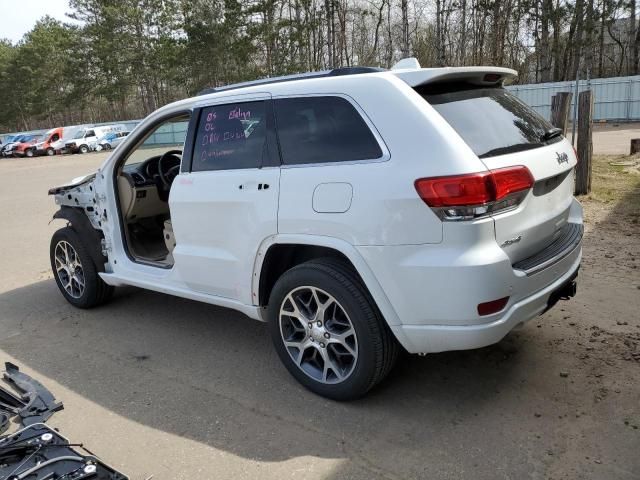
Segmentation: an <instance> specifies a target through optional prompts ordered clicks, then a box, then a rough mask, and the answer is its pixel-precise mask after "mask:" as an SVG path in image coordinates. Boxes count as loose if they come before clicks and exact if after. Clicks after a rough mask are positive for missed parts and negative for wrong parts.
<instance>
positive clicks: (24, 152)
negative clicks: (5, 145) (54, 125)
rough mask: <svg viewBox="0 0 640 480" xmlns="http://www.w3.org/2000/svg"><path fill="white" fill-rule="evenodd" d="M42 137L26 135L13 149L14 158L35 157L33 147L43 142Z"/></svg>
mask: <svg viewBox="0 0 640 480" xmlns="http://www.w3.org/2000/svg"><path fill="white" fill-rule="evenodd" d="M43 138H44V136H43V135H28V136H25V137H24V138H23V139H22V141H21V142H20V143H18V144H17V145H16V146H15V147H13V152H12V153H13V156H14V157H33V156H34V155H35V148H33V146H34V145H35V144H37V143H39V142H41V141H42V140H43Z"/></svg>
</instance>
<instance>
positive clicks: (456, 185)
mask: <svg viewBox="0 0 640 480" xmlns="http://www.w3.org/2000/svg"><path fill="white" fill-rule="evenodd" d="M533 183H534V179H533V176H532V175H531V172H530V171H529V169H528V168H527V167H525V166H522V165H518V166H514V167H507V168H499V169H496V170H489V171H486V172H478V173H471V174H465V175H452V176H448V177H434V178H420V179H418V180H416V181H415V188H416V191H417V192H418V195H419V196H420V198H421V199H422V200H423V201H424V202H425V203H426V204H427V205H429V206H430V207H431V208H432V209H433V210H434V211H435V212H436V213H437V214H438V216H439V217H440V218H442V219H443V220H468V219H472V218H477V217H480V216H483V215H488V214H490V213H493V212H496V211H499V210H504V209H506V208H513V207H515V206H517V205H518V204H519V203H520V202H521V201H522V200H523V199H524V197H525V196H526V194H527V192H528V190H529V189H530V188H531V187H532V186H533Z"/></svg>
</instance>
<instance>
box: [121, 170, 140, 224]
mask: <svg viewBox="0 0 640 480" xmlns="http://www.w3.org/2000/svg"><path fill="white" fill-rule="evenodd" d="M134 191H135V190H134V189H133V183H132V181H131V179H130V178H129V177H128V176H125V175H118V196H119V197H120V209H121V210H122V218H124V219H125V220H129V218H131V211H132V210H133V206H134V205H135V203H136V199H135V197H134V194H133V192H134Z"/></svg>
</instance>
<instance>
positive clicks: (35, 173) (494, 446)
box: [0, 153, 640, 480]
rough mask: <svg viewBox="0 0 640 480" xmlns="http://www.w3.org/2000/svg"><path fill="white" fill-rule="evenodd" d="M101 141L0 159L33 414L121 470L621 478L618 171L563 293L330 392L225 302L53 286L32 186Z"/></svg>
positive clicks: (623, 207)
mask: <svg viewBox="0 0 640 480" xmlns="http://www.w3.org/2000/svg"><path fill="white" fill-rule="evenodd" d="M103 158H104V154H101V153H99V154H89V155H84V156H68V157H54V158H37V159H30V160H26V159H13V160H2V161H0V177H1V178H2V179H3V186H2V187H1V188H0V205H2V207H1V208H0V225H2V228H1V229H0V247H1V248H0V273H1V275H0V360H2V361H5V360H9V361H13V362H16V363H17V364H18V365H20V366H21V367H22V368H23V369H24V370H25V371H26V372H27V373H29V374H31V375H34V376H35V377H36V378H38V379H39V380H40V381H42V382H43V383H44V384H45V385H47V386H48V387H49V388H50V389H51V390H52V391H53V392H54V393H55V394H56V397H57V398H58V399H60V400H62V401H64V403H65V410H64V411H62V412H60V413H58V414H56V415H55V416H54V417H53V418H52V419H51V420H50V422H49V423H50V424H51V425H53V426H55V427H58V428H60V430H61V432H62V433H63V434H64V435H66V436H67V437H69V438H70V439H72V440H73V441H77V442H84V443H85V444H86V445H87V446H88V447H89V448H90V449H91V450H92V451H94V452H95V453H97V454H98V455H99V456H101V457H102V458H103V459H104V460H105V461H107V462H108V463H112V464H113V465H115V466H117V467H119V468H120V469H121V470H122V471H124V472H125V473H128V474H129V475H130V476H131V478H132V479H146V478H148V477H149V476H151V475H153V476H154V477H153V478H154V479H187V478H189V479H193V478H203V479H204V478H206V479H209V478H211V479H213V478H216V479H227V478H233V479H244V478H247V479H253V478H264V479H284V478H297V479H301V478H304V479H347V478H348V479H372V478H388V479H412V478H416V479H417V478H430V479H436V478H437V479H440V478H445V479H446V478H452V479H453V478H456V479H457V478H472V479H491V480H494V479H501V478H502V479H507V478H513V479H522V478H533V479H543V478H545V479H551V478H553V479H561V478H566V479H575V478H593V479H603V478H606V479H637V478H640V456H639V455H638V452H640V386H639V385H640V314H639V313H638V312H639V311H640V272H639V270H638V263H640V226H639V225H638V220H639V218H638V215H637V214H636V211H635V210H633V208H631V209H630V207H629V205H632V206H633V204H634V202H635V203H638V192H639V191H640V189H638V187H637V186H634V185H635V184H633V185H632V186H631V187H629V188H626V189H621V190H620V191H619V194H618V195H615V192H616V191H614V195H613V197H612V196H611V192H606V195H607V198H606V199H605V200H602V199H601V198H600V197H598V195H595V196H593V197H591V198H587V199H584V200H585V201H584V203H585V207H586V212H587V233H586V238H585V244H584V262H583V266H582V269H581V272H580V276H579V287H578V295H577V296H576V297H575V298H574V299H573V300H572V301H570V302H561V303H560V304H558V305H557V306H556V308H555V309H553V310H551V311H550V312H548V313H546V314H544V315H543V316H541V317H538V318H537V319H534V320H532V321H531V322H529V323H528V324H527V325H525V326H524V327H523V328H522V329H520V330H518V331H515V332H512V333H511V334H510V335H508V336H507V338H505V339H504V340H503V341H502V342H500V343H499V344H497V345H495V346H492V347H488V348H483V349H479V350H474V351H467V352H450V353H443V354H434V355H429V356H426V357H417V356H408V355H407V356H403V357H402V358H401V359H400V361H399V362H398V365H397V367H396V369H395V370H394V371H393V372H392V374H391V375H390V377H389V378H388V379H387V381H385V382H384V384H383V385H381V386H380V388H377V389H376V390H375V391H373V392H371V394H370V395H369V396H368V397H367V398H365V399H363V400H360V401H356V402H351V403H335V402H332V401H328V400H324V399H322V398H320V397H317V396H314V395H313V394H311V393H309V392H307V391H305V390H304V389H303V388H302V387H300V386H299V385H298V384H297V383H296V382H295V381H294V380H292V379H291V378H290V377H289V375H288V374H287V372H286V371H285V369H284V368H283V367H282V366H281V365H280V362H279V361H278V359H277V357H276V355H275V353H274V352H273V350H272V347H271V345H270V343H269V339H268V335H267V332H266V329H265V326H264V325H263V324H260V323H258V322H254V321H252V320H249V319H247V318H245V317H244V316H242V315H241V314H239V313H235V312H233V311H230V310H225V309H222V308H216V307H213V306H209V305H205V304H200V303H196V302H192V301H188V300H183V299H179V298H172V297H168V296H163V295H160V294H156V293H152V292H146V291H142V290H137V289H133V288H130V289H128V288H123V289H120V290H119V291H118V293H117V295H116V297H115V298H114V300H113V301H112V302H111V303H110V304H108V305H106V306H104V307H102V308H98V309H95V310H90V311H81V310H77V309H74V308H72V307H71V306H70V305H68V304H67V303H66V302H65V301H64V299H63V298H62V296H61V295H60V294H59V292H58V290H57V288H56V286H55V283H54V281H53V279H52V276H51V273H50V271H49V260H48V248H49V238H50V236H51V234H52V232H53V231H54V230H55V229H56V228H59V227H60V226H61V225H60V224H59V223H58V222H54V223H52V224H50V225H49V224H48V222H49V220H50V218H51V215H52V213H53V212H54V210H55V207H54V204H53V200H52V198H50V197H47V195H46V191H47V189H48V187H50V186H52V185H56V184H60V183H64V182H65V181H67V180H69V179H71V178H72V177H75V176H77V175H80V174H83V173H86V172H89V171H92V170H93V169H94V168H95V167H96V166H97V165H98V164H99V163H100V162H101V161H102V159H103ZM594 182H596V180H594ZM596 183H597V182H596ZM614 183H615V182H614ZM625 185H627V184H625ZM627 187H628V185H627ZM614 190H615V189H614Z"/></svg>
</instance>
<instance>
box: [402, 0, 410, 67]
mask: <svg viewBox="0 0 640 480" xmlns="http://www.w3.org/2000/svg"><path fill="white" fill-rule="evenodd" d="M400 10H401V12H402V42H401V45H400V48H401V51H402V58H406V57H408V56H409V0H400Z"/></svg>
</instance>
